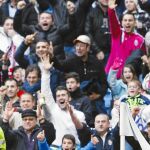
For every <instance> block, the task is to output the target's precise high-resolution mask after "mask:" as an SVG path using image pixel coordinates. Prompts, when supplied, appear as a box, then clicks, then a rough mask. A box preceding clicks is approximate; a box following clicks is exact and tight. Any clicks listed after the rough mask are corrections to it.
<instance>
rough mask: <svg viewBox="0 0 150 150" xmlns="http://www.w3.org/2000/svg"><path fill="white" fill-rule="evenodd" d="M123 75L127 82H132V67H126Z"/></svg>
mask: <svg viewBox="0 0 150 150" xmlns="http://www.w3.org/2000/svg"><path fill="white" fill-rule="evenodd" d="M123 77H124V79H125V81H126V82H127V83H128V82H130V81H131V80H132V79H133V73H132V72H131V69H130V68H128V67H124V69H123Z"/></svg>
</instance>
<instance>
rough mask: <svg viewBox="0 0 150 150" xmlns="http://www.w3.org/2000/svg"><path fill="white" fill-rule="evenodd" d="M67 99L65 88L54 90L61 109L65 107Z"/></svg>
mask: <svg viewBox="0 0 150 150" xmlns="http://www.w3.org/2000/svg"><path fill="white" fill-rule="evenodd" d="M68 101H69V95H68V93H67V91H66V90H58V91H57V92H56V102H57V104H58V106H59V107H60V108H61V109H63V110H66V109H67V103H68Z"/></svg>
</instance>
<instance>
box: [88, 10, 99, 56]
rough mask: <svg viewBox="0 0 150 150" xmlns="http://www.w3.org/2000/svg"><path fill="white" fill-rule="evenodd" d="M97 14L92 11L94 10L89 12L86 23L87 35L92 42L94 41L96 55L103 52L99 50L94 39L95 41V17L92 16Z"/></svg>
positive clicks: (93, 47)
mask: <svg viewBox="0 0 150 150" xmlns="http://www.w3.org/2000/svg"><path fill="white" fill-rule="evenodd" d="M93 13H95V12H93V11H92V9H91V10H90V11H89V13H88V14H87V17H86V21H85V33H86V34H87V35H88V36H89V37H90V39H91V41H92V50H93V52H94V54H96V53H98V52H100V51H101V50H100V49H99V47H98V46H97V44H96V43H95V41H94V39H93V33H94V29H93V26H94V25H93V18H92V17H93V16H92V14H93Z"/></svg>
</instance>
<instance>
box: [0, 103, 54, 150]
mask: <svg viewBox="0 0 150 150" xmlns="http://www.w3.org/2000/svg"><path fill="white" fill-rule="evenodd" d="M13 111H14V110H13V107H12V104H11V102H8V103H7V104H6V109H5V112H4V115H3V122H2V129H3V131H4V134H5V137H6V145H7V149H9V150H14V149H15V150H20V149H22V150H27V149H32V150H38V145H37V138H36V136H37V134H38V133H39V132H41V130H42V129H43V130H44V131H45V133H46V137H47V139H51V138H52V139H53V140H54V139H55V129H54V127H53V126H52V124H51V123H49V122H46V123H44V122H45V120H44V118H43V119H39V124H40V126H38V125H37V119H38V118H37V117H38V116H37V114H36V112H35V111H34V110H32V109H26V110H24V111H23V112H22V126H21V127H19V128H18V130H11V129H10V127H9V123H8V122H9V119H10V117H11V115H12V113H13Z"/></svg>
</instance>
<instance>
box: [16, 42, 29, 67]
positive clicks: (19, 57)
mask: <svg viewBox="0 0 150 150" xmlns="http://www.w3.org/2000/svg"><path fill="white" fill-rule="evenodd" d="M27 48H28V45H26V44H25V43H24V42H22V43H21V45H20V46H19V47H18V49H17V51H16V53H15V55H14V58H15V60H16V62H17V63H18V64H19V66H21V67H22V68H27V66H28V65H29V59H28V57H27V56H25V55H24V53H25V51H26V50H27Z"/></svg>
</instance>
